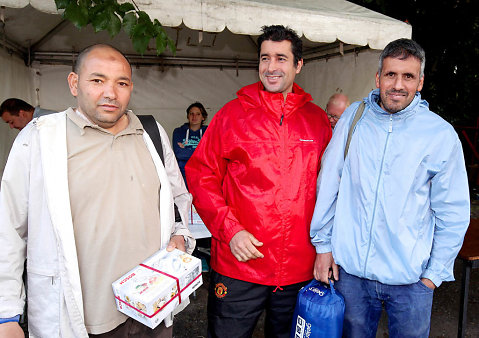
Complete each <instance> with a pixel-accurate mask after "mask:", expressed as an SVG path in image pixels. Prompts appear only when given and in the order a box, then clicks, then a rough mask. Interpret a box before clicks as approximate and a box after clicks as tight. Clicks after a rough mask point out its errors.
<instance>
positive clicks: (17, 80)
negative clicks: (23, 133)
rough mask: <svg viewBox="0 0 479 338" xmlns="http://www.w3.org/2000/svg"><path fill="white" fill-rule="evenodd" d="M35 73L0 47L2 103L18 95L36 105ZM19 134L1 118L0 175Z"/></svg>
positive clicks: (0, 99) (0, 95)
mask: <svg viewBox="0 0 479 338" xmlns="http://www.w3.org/2000/svg"><path fill="white" fill-rule="evenodd" d="M33 74H34V69H31V68H28V67H26V66H25V63H24V62H23V61H22V60H20V59H19V58H18V57H17V56H13V55H9V54H8V53H7V52H6V51H5V50H4V49H3V48H0V79H1V81H2V85H1V86H0V103H1V102H3V101H4V100H6V99H8V98H10V97H17V98H19V99H22V100H24V101H26V102H28V103H30V104H32V105H33V106H35V105H36V100H35V89H34V81H33ZM17 134H18V131H17V130H16V129H10V127H9V126H8V124H6V123H4V122H3V120H1V119H0V176H1V175H3V169H4V168H5V162H6V160H7V157H8V153H9V152H10V148H11V146H12V143H13V140H14V139H15V137H16V136H17Z"/></svg>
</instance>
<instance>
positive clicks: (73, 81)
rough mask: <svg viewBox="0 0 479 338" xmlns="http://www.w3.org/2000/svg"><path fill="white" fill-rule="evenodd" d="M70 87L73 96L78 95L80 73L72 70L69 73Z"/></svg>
mask: <svg viewBox="0 0 479 338" xmlns="http://www.w3.org/2000/svg"><path fill="white" fill-rule="evenodd" d="M67 80H68V87H70V93H72V95H73V96H75V97H76V96H77V95H78V74H77V73H75V72H71V73H70V74H68V78H67Z"/></svg>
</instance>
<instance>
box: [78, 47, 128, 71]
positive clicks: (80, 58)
mask: <svg viewBox="0 0 479 338" xmlns="http://www.w3.org/2000/svg"><path fill="white" fill-rule="evenodd" d="M97 48H110V49H113V50H115V51H117V52H118V53H120V54H121V55H122V56H123V57H124V58H125V60H126V61H127V62H128V64H129V65H130V70H131V64H130V61H129V60H128V59H127V57H126V56H125V54H123V53H122V52H121V50H119V49H118V48H115V47H113V46H110V45H109V44H106V43H101V44H95V45H91V46H88V47H86V48H85V49H83V50H82V51H81V52H80V54H78V57H77V59H76V62H75V66H74V67H73V72H74V73H76V74H79V72H80V69H81V66H82V65H83V61H84V60H85V58H86V57H87V56H88V54H90V52H91V51H93V50H95V49H97Z"/></svg>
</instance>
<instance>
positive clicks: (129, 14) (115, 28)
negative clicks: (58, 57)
mask: <svg viewBox="0 0 479 338" xmlns="http://www.w3.org/2000/svg"><path fill="white" fill-rule="evenodd" d="M132 2H133V3H130V2H125V3H122V4H119V3H118V2H117V0H55V4H56V6H57V9H62V10H64V11H63V17H64V18H65V19H67V20H69V21H71V22H72V23H73V24H74V25H75V26H76V27H78V28H82V27H85V26H86V25H88V24H91V25H92V26H93V29H94V30H95V32H100V31H107V32H108V33H109V34H110V36H111V37H112V38H113V37H114V36H116V35H117V34H118V33H119V32H120V30H121V29H122V28H123V30H124V31H125V32H126V33H127V34H128V36H129V37H130V39H131V41H132V43H133V48H134V49H135V50H136V51H137V52H138V53H140V54H141V55H143V54H144V53H145V51H146V49H147V48H148V45H149V43H150V41H151V40H152V39H154V40H155V43H156V53H157V54H158V55H160V54H161V53H163V52H164V51H165V49H166V47H168V48H169V49H170V50H171V51H172V52H173V53H175V52H176V47H175V43H174V41H173V40H171V39H170V38H169V37H168V36H167V35H166V32H165V30H164V28H163V27H162V26H161V24H160V22H159V21H158V20H157V19H155V20H154V21H151V19H150V17H149V15H148V14H147V13H146V12H144V11H140V10H139V9H138V7H137V6H136V5H134V1H132Z"/></svg>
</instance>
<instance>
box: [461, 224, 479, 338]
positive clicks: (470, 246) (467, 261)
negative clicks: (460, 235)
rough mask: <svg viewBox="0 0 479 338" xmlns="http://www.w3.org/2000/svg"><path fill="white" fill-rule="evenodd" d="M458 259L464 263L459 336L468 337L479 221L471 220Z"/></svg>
mask: <svg viewBox="0 0 479 338" xmlns="http://www.w3.org/2000/svg"><path fill="white" fill-rule="evenodd" d="M458 258H459V259H461V260H462V261H463V263H464V268H463V275H462V287H461V308H460V310H459V329H458V333H457V336H458V337H460V338H464V337H465V336H466V324H467V303H468V298H469V280H470V277H471V270H472V269H474V268H479V219H471V223H470V224H469V228H468V229H467V232H466V237H465V238H464V244H463V245H462V248H461V251H459V255H458Z"/></svg>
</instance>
